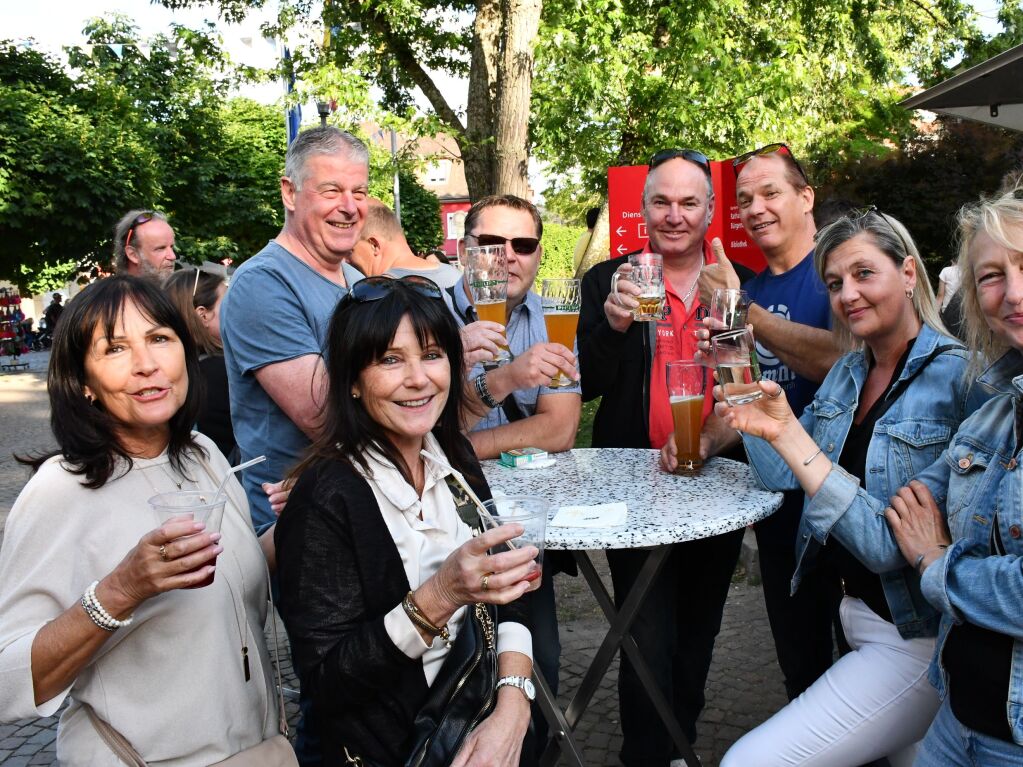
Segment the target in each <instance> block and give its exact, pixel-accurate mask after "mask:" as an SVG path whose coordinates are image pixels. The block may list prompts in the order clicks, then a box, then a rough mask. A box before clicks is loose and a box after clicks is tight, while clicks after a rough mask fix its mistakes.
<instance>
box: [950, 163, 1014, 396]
mask: <svg viewBox="0 0 1023 767" xmlns="http://www.w3.org/2000/svg"><path fill="white" fill-rule="evenodd" d="M957 222H958V224H959V233H958V239H959V259H958V261H957V263H958V264H959V274H960V280H961V281H960V285H961V287H960V288H959V289H960V291H962V314H963V335H964V336H965V337H964V339H963V340H964V341H966V345H967V346H968V347H970V349H971V350H972V351H973V352H974V354H973V358H972V359H971V360H970V367H969V369H968V370H967V374H968V375H971V376H974V377H975V376H976V375H978V374H979V373H980V371H981V369H982V368H983V367H985V366H986V365H989V364H990V363H992V362H994V361H995V360H996V359H998V358H999V357H1000V356H1001V355H1002V354H1004V353H1005V352H1006V351H1008V349H1009V345H1008V344H1007V343H1006V342H1005V341H1004V340H1003V339H1002V338H1000V337H999V336H998V335H997V334H995V333H993V332H992V331H991V328H990V327H989V326H988V324H987V319H985V317H984V313H983V312H982V311H981V309H980V299H979V298H978V296H977V278H976V272H975V271H974V263H973V259H972V258H970V250H971V248H972V247H973V242H974V240H975V239H976V237H977V235H978V234H980V233H981V232H983V233H984V234H986V235H987V236H988V237H990V238H991V239H992V240H994V241H995V242H997V243H998V244H999V245H1001V246H1002V247H1004V248H1008V249H1009V250H1013V251H1017V252H1018V251H1023V182H1017V185H1016V186H1015V187H1014V188H1012V189H1008V190H1007V191H1005V192H1003V193H1002V194H1000V195H995V196H993V197H982V198H981V199H980V200H979V201H977V202H974V203H969V204H967V205H964V206H963V207H962V209H961V210H960V211H959V215H958V217H957Z"/></svg>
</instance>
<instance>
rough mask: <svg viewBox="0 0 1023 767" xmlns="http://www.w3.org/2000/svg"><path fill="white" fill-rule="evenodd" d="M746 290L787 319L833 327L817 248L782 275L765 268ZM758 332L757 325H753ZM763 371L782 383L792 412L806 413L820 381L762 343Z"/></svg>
mask: <svg viewBox="0 0 1023 767" xmlns="http://www.w3.org/2000/svg"><path fill="white" fill-rule="evenodd" d="M742 288H743V290H745V291H746V292H747V293H749V297H750V300H751V301H752V302H753V303H755V304H757V305H758V306H760V307H761V308H763V309H765V310H766V311H769V312H771V313H772V314H777V315H778V316H779V317H782V318H783V319H786V320H790V321H792V322H798V323H799V324H801V325H809V326H810V327H814V328H823V329H827V330H830V329H831V304H830V303H829V301H828V291H827V288H825V287H824V283H823V282H821V279H820V277H818V276H817V270H816V269H814V266H813V251H812V250H811V251H810V253H808V254H807V256H806V258H804V259H803V260H802V261H800V262H799V263H798V264H797V265H796V266H794V267H793V268H792V269H789V270H788V271H787V272H783V273H782V274H773V273H772V272H771V270H770V269H764V271H762V272H761V273H760V274H758V275H757V276H756V277H754V278H753V279H752V280H749V281H748V282H746V283H744V284H743V286H742ZM753 333H754V334H756V328H755V327H754V328H753ZM757 356H758V358H759V360H760V373H761V376H762V377H763V378H764V380H767V381H776V382H777V383H779V384H781V387H782V389H784V390H785V395H786V396H787V397H788V400H789V405H790V406H791V407H792V412H794V413H795V414H796V415H802V414H803V410H804V409H805V408H806V406H807V405H809V404H810V402H811V401H812V400H813V395H814V394H815V393H816V391H817V387H818V386H819V384H818V383H817V382H815V381H811V380H809V379H808V378H803V376H801V375H797V374H796V373H794V372H793V371H792V370H791V369H789V366H788V365H786V364H784V363H783V362H782V361H781V360H780V359H778V357H776V356H775V355H774V354H773V353H771V351H769V350H768V349H766V348H765V347H764V346H763V345H762V344H760V343H758V344H757Z"/></svg>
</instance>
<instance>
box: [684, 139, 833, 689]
mask: <svg viewBox="0 0 1023 767" xmlns="http://www.w3.org/2000/svg"><path fill="white" fill-rule="evenodd" d="M733 169H734V172H735V175H736V198H737V202H738V206H739V218H740V220H741V221H742V224H743V226H744V227H745V229H746V233H747V234H748V235H749V237H750V238H751V239H752V240H753V242H754V243H755V244H756V245H757V247H759V248H760V250H761V251H762V252H763V254H764V256H765V258H766V259H767V268H766V269H765V270H764V271H763V272H761V273H760V274H759V275H757V277H756V278H754V279H753V280H741V278H739V277H738V275H736V274H735V273H734V272H733V270H732V268H731V265H730V263H729V262H728V259H727V258H722V259H720V261H719V263H718V264H717V265H715V266H712V267H708V268H706V269H704V271H703V274H702V275H701V277H700V294H701V296H702V297H703V298H704V300H709V297H710V295H711V293H712V292H713V290H714V288H719V287H730V288H737V287H739V283H740V282H742V287H743V289H744V290H746V292H747V293H748V294H749V297H750V303H751V305H750V308H749V321H750V323H751V324H752V325H753V332H754V334H755V335H756V338H757V355H758V357H759V361H760V369H761V373H762V376H763V378H765V379H769V380H772V381H775V382H777V383H778V384H780V385H781V387H782V390H783V391H784V392H785V394H786V396H787V397H788V400H789V404H790V406H791V407H792V410H793V412H795V413H802V412H803V409H804V408H805V407H806V406H807V405H808V404H809V403H810V402H811V401H812V400H813V396H814V394H815V393H816V391H817V387H818V385H819V384H820V382H821V381H823V380H824V377H825V376H826V375H827V373H828V371H829V370H831V366H832V365H833V364H834V362H835V360H836V359H838V357H839V350H838V347H837V346H836V344H835V341H834V339H833V337H832V334H831V332H830V328H831V307H830V304H829V302H828V293H827V290H826V289H825V287H824V284H823V282H821V279H820V277H819V276H818V275H817V271H816V269H815V268H814V264H813V252H814V234H815V233H816V227H815V225H814V219H813V205H814V193H813V188H812V187H811V186H810V183H809V180H808V179H807V177H806V173H805V171H804V170H803V167H802V166H801V165H800V164H799V162H798V161H797V160H796V158H795V157H794V156H793V154H792V152H791V150H790V149H789V148H788V146H786V145H785V144H768V145H767V146H765V147H761V148H760V149H756V150H753V151H752V152H747V153H745V154H742V155H739V156H738V157H736V158H735V160H734V161H733ZM701 335H702V336H704V337H706V335H707V334H706V333H705V332H704V333H701ZM715 437H716V439H714V440H713V441H714V442H715V447H714V448H713V449H716V450H722V449H725V448H726V447H728V446H731V445H734V444H736V443H737V441H738V437H737V435H736V434H735V433H734V432H732V431H731V430H727V429H724V430H721V431H719V432H717V433H716V434H715ZM802 509H803V493H802V491H800V490H793V491H789V492H786V493H785V500H784V502H783V503H782V506H781V508H779V509H778V511H776V512H775V513H774V514H772V515H771V516H770V517H768V518H767V519H765V520H763V521H761V522H758V523H757V524H756V525H755V526H754V530H755V532H756V536H757V548H758V556H759V559H760V572H761V584H762V586H763V589H764V601H765V603H766V606H767V615H768V619H769V621H770V624H771V632H772V634H773V636H774V642H775V650H776V652H777V655H778V664H779V665H780V666H781V669H782V673H783V674H784V676H785V690H786V692H787V694H788V697H789V699H790V700H792V699H794V698H796V697H797V696H798V695H799V694H800V693H801V692H803V690H805V689H806V688H807V687H809V686H810V685H811V684H813V682H814V681H815V680H816V679H817V678H818V677H819V676H820V675H821V674H823V673H824V672H825V671H827V669H828V668H829V667H830V666H831V663H832V658H833V657H834V649H833V645H834V642H833V638H832V626H833V625H836V626H837V625H838V624H837V621H836V616H837V614H838V605H839V603H840V601H841V597H842V584H841V582H840V581H839V578H838V576H837V574H836V573H834V572H832V571H830V570H828V569H826V568H818V569H817V570H816V571H814V572H813V573H812V574H808V576H807V577H806V578H804V579H803V580H802V582H801V583H800V586H799V591H797V592H796V593H795V594H792V593H791V579H792V575H793V573H794V572H795V570H796V558H795V557H796V554H795V552H796V536H797V534H798V528H799V519H800V516H801V514H802Z"/></svg>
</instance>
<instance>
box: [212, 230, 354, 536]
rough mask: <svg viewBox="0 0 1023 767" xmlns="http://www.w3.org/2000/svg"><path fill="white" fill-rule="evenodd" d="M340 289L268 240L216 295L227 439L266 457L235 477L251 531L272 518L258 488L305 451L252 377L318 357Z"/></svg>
mask: <svg viewBox="0 0 1023 767" xmlns="http://www.w3.org/2000/svg"><path fill="white" fill-rule="evenodd" d="M347 292H348V291H347V290H346V289H345V288H344V287H342V286H341V285H338V284H337V283H335V282H331V281H330V280H328V279H327V278H326V277H324V276H323V275H321V274H319V273H317V272H316V271H314V270H313V269H312V268H311V267H309V266H308V265H306V264H305V263H303V262H302V261H300V260H299V259H297V258H295V256H293V255H292V254H291V253H289V252H288V251H287V250H285V249H284V248H282V247H281V246H280V245H278V244H277V243H276V242H272V241H271V242H269V243H267V246H266V247H265V248H263V249H262V250H261V251H259V253H257V254H256V255H254V256H253V257H252V258H250V259H249V260H248V261H246V262H245V263H244V264H242V265H241V266H240V267H239V268H238V271H236V272H235V273H234V277H233V278H232V279H231V285H230V287H229V288H228V290H227V294H226V295H225V296H224V301H223V303H222V305H221V310H220V311H221V316H220V333H221V336H222V337H223V340H224V360H225V362H226V363H227V377H228V384H229V385H230V389H231V422H232V423H233V425H234V435H235V438H236V439H237V440H238V448H239V449H240V451H241V460H242V461H247V460H249V459H250V458H255V457H256V456H259V455H265V456H266V458H267V460H266V461H264V462H263V463H260V464H256V465H255V466H253V467H251V468H248V469H246V470H245V471H244V472H243V477H242V486H243V487H244V488H245V493H246V495H247V496H248V498H249V510H250V513H251V514H252V522H253V525H254V526H255V528H256V530H257V532H258V531H262V530H263V529H265V528H266V527H269V526H270V525H271V524H273V522H274V520H275V517H274V513H273V511H271V510H270V502H269V500H268V499H267V497H266V493H264V492H263V488H262V487H261V485H262V483H263V482H277V481H279V480H281V479H283V478H284V477H285V476H286V475H287V473H288V472H289V471H290V470H291V469H292V468H293V467H294V465H295V464H296V463H297V462H298V460H299V458H300V457H301V455H302V451H303V450H305V448H306V447H308V446H309V438H308V437H307V436H306V435H305V433H304V432H303V431H302V430H301V429H299V428H298V427H297V426H295V424H294V423H292V421H291V419H290V418H288V416H287V415H286V414H285V413H284V411H283V410H281V408H280V407H279V406H278V405H277V403H276V402H274V401H273V399H272V398H271V397H270V395H269V394H267V393H266V392H265V391H264V390H263V387H262V386H260V385H259V382H258V381H257V380H256V376H255V372H256V371H257V370H259V369H260V368H262V367H264V366H266V365H272V364H274V363H277V362H286V361H287V360H291V359H295V358H296V357H302V356H304V355H306V354H316V355H321V354H323V348H324V345H325V343H326V337H327V326H328V325H329V323H330V317H331V315H332V314H333V313H334V307H336V306H337V303H338V301H340V300H341V298H342V297H343V296H344V295H345V293H347Z"/></svg>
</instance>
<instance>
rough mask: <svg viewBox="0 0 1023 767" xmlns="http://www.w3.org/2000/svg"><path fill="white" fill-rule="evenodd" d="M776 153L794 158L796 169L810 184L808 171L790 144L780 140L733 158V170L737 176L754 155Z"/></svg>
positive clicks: (760, 155) (761, 155)
mask: <svg viewBox="0 0 1023 767" xmlns="http://www.w3.org/2000/svg"><path fill="white" fill-rule="evenodd" d="M775 153H777V154H783V155H785V156H786V157H788V158H790V159H791V160H792V163H793V164H794V165H795V166H796V170H798V171H799V175H800V176H802V177H803V181H805V182H806V183H807V185H809V183H810V179H809V178H808V177H807V175H806V171H805V170H803V166H802V165H800V164H799V160H797V159H796V156H795V155H794V154H792V150H791V149H789V145H788V144H782V143H781V142H778V143H776V144H768V145H767V146H762V147H760V149H754V150H753V151H752V152H746V153H745V154H741V155H739V156H738V157H736V158H735V159H734V160H732V170H733V171H735V175H736V177H738V175H739V172H740V171H741V170H742V166H743V165H745V164H746V163H748V162H749V161H750V160H752V159H753V158H754V157H763V156H765V155H769V154H775Z"/></svg>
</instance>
